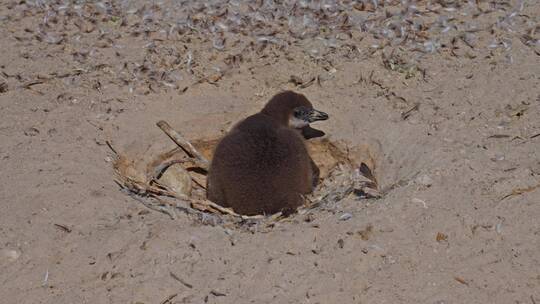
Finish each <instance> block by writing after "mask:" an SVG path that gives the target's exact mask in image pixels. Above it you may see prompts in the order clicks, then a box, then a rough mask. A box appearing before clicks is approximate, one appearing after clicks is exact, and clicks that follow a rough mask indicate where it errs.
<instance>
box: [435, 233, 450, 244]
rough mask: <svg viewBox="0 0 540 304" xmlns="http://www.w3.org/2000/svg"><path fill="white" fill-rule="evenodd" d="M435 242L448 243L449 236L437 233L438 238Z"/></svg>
mask: <svg viewBox="0 0 540 304" xmlns="http://www.w3.org/2000/svg"><path fill="white" fill-rule="evenodd" d="M435 240H437V242H439V243H440V242H446V241H448V235H446V234H444V233H442V232H437V236H436V237H435Z"/></svg>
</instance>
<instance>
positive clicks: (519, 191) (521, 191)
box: [500, 183, 540, 201]
mask: <svg viewBox="0 0 540 304" xmlns="http://www.w3.org/2000/svg"><path fill="white" fill-rule="evenodd" d="M538 188H540V183H539V184H537V185H534V186H530V187H526V188H517V189H514V190H512V192H511V193H510V194H507V195H505V196H503V197H502V198H501V199H500V201H503V200H505V199H507V198H509V197H512V196H516V195H521V194H524V193H527V192H532V191H535V190H536V189H538Z"/></svg>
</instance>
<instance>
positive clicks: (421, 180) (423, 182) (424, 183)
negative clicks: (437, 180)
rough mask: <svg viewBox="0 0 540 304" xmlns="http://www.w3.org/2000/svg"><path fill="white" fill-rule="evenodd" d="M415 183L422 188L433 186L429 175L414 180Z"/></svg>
mask: <svg viewBox="0 0 540 304" xmlns="http://www.w3.org/2000/svg"><path fill="white" fill-rule="evenodd" d="M416 183H417V184H419V185H422V186H426V187H430V186H431V185H433V179H432V178H431V177H430V176H429V175H427V174H423V175H420V176H419V177H417V178H416Z"/></svg>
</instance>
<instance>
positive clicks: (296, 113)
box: [293, 107, 305, 118]
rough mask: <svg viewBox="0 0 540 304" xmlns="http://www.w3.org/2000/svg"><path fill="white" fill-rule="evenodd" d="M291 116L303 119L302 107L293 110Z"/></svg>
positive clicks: (303, 111)
mask: <svg viewBox="0 0 540 304" xmlns="http://www.w3.org/2000/svg"><path fill="white" fill-rule="evenodd" d="M293 114H294V117H296V118H302V117H304V114H305V110H304V109H303V108H302V107H298V108H296V109H294V113H293Z"/></svg>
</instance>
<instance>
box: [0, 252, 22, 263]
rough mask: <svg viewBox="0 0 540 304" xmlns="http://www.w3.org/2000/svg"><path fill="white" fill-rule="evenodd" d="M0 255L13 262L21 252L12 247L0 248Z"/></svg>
mask: <svg viewBox="0 0 540 304" xmlns="http://www.w3.org/2000/svg"><path fill="white" fill-rule="evenodd" d="M0 256H2V257H3V258H7V260H8V261H10V262H14V261H16V260H17V259H18V258H19V257H20V256H21V253H20V252H19V251H18V250H14V249H2V250H0Z"/></svg>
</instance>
